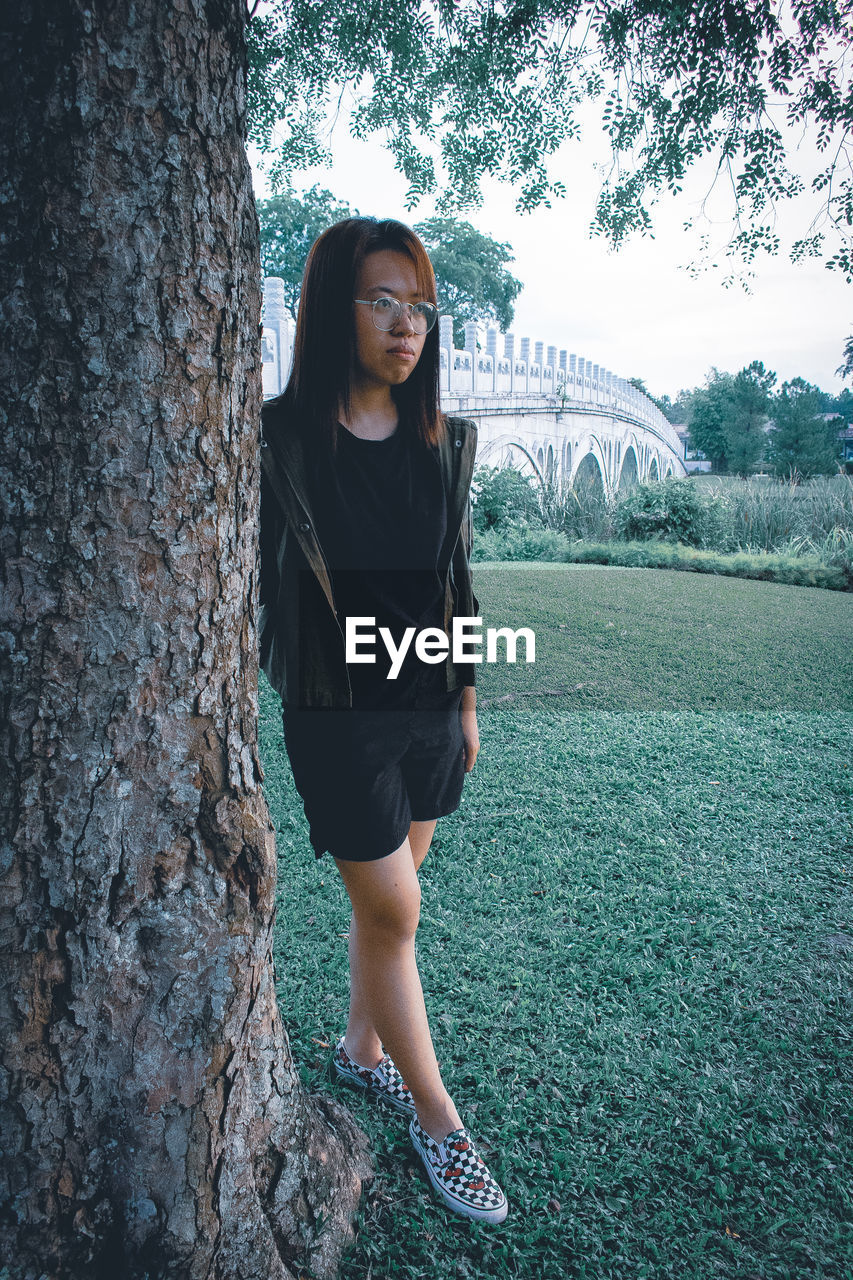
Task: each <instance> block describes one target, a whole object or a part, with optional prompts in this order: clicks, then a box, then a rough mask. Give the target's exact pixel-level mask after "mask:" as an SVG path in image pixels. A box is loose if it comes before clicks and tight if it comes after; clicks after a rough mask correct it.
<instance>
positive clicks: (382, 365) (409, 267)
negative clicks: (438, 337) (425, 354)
mask: <svg viewBox="0 0 853 1280" xmlns="http://www.w3.org/2000/svg"><path fill="white" fill-rule="evenodd" d="M354 296H355V297H356V298H365V299H367V300H368V301H370V302H373V300H374V299H375V298H382V297H390V298H396V299H397V300H398V301H399V302H425V301H428V299H425V298H424V297H423V296H422V295H421V293H420V292H419V291H418V281H417V274H416V272H415V264H414V262H412V259H411V258H410V257H409V256H408V254H405V253H399V252H398V251H397V250H396V249H378V250H377V251H376V252H375V253H369V254H368V255H367V257H366V258H365V259H364V261H363V262H362V264H361V270H360V271H359V273H358V276H357V277H356V282H355V294H354ZM353 311H354V313H355V320H354V323H355V360H356V369H355V376H356V380H357V381H358V382H359V383H360V385H361V386H362V387H367V386H371V385H372V386H387V387H396V386H399V384H400V383H401V382H405V381H406V379H407V378H408V377H409V375H410V374H411V372H412V370H413V369H414V367H415V365H416V364H417V363H418V361H419V360H420V358H421V352H422V351H423V349H424V342H425V340H426V334H424V333H415V331H414V329H413V328H412V322H411V319H410V318H409V315H408V313H407V312H404V313H403V314H402V315H401V316H400V319H399V320H398V321H397V323H396V325H395V326H394V328H393V329H389V330H387V331H384V330H382V329H377V328H376V326H375V324H374V323H373V308H372V307H365V306H363V305H356V304H353Z"/></svg>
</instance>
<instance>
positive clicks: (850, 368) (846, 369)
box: [835, 334, 853, 378]
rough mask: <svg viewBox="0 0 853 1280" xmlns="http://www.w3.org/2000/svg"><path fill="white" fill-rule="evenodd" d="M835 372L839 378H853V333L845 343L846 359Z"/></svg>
mask: <svg viewBox="0 0 853 1280" xmlns="http://www.w3.org/2000/svg"><path fill="white" fill-rule="evenodd" d="M835 372H836V373H837V374H838V376H839V378H853V334H851V335H850V337H849V338H848V339H847V341H846V342H845V344H844V361H843V363H842V364H840V365H839V366H838V368H837V369H836V371H835Z"/></svg>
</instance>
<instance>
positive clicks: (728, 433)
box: [689, 360, 776, 475]
mask: <svg viewBox="0 0 853 1280" xmlns="http://www.w3.org/2000/svg"><path fill="white" fill-rule="evenodd" d="M775 381H776V375H775V373H770V372H769V371H768V370H766V369H765V368H764V365H763V364H762V363H761V361H760V360H753V362H752V364H750V365H747V366H746V368H744V369H741V371H740V373H738V374H731V373H719V372H718V371H717V370H716V369H712V371H711V373H710V374H709V375H708V378H707V381H706V384H705V386H704V387H700V388H698V389H697V390H696V391H695V392H694V393H693V395H692V397H691V407H690V419H689V427H690V438H691V440H692V442H693V447H694V448H695V449H699V450H700V451H701V452H702V453H704V454H705V456H706V457H707V458H710V459H711V460H712V462H713V464H714V467H715V470H718V471H733V472H736V473H737V474H738V475H748V474H749V472H750V471H751V470H752V468H753V466H754V465H755V463H756V462H757V461H758V460H759V458H760V457H761V455H762V453H763V451H764V446H765V443H766V435H765V431H764V427H765V425H766V423H767V419H768V415H769V408H770V393H771V391H772V389H773V385H774V383H775Z"/></svg>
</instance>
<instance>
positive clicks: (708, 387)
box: [688, 369, 734, 471]
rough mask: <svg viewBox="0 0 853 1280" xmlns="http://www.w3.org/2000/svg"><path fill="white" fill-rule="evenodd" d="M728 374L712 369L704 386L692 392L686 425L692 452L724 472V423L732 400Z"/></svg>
mask: <svg viewBox="0 0 853 1280" xmlns="http://www.w3.org/2000/svg"><path fill="white" fill-rule="evenodd" d="M733 383H734V378H733V377H732V375H731V374H730V373H720V372H719V371H718V370H717V369H712V370H711V372H710V373H709V374H708V377H707V378H706V380H705V386H704V387H697V389H696V390H695V391H694V393H693V398H692V402H691V406H690V418H689V422H688V426H689V430H690V440H691V443H692V445H693V448H694V449H698V450H699V452H700V453H704V455H705V457H706V458H710V460H711V463H712V465H713V467H714V470H715V471H728V438H727V435H726V430H725V424H726V419H727V415H728V412H729V407H730V405H731V401H732V398H733V391H732V384H733Z"/></svg>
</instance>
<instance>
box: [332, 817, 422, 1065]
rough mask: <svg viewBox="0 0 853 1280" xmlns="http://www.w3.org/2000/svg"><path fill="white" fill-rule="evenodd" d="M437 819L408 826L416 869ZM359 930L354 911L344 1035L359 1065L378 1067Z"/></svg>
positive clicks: (379, 1053)
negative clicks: (360, 963)
mask: <svg viewBox="0 0 853 1280" xmlns="http://www.w3.org/2000/svg"><path fill="white" fill-rule="evenodd" d="M437 822H438V819H437V818H431V819H430V821H429V822H413V823H412V824H411V826H410V827H409V847H410V848H411V850H412V861H413V862H414V864H415V870H416V871H417V870H418V868H419V867H420V865H421V863H422V862H423V860H424V858H425V857H426V855H427V850H428V849H429V846H430V841H431V840H432V837H433V832H434V831H435V826H436V823H437ZM357 932H358V922H357V921H356V918H355V915H354V914H353V916H352V919H351V920H350V927H349V973H350V999H349V1020H348V1022H347V1030H346V1037H345V1038H346V1048H347V1053H348V1054H349V1055H350V1057H351V1058H352V1059H354V1061H355V1062H357V1063H358V1065H359V1066H360V1067H375V1066H378V1064H379V1062H380V1060H381V1058H382V1042H381V1040H380V1039H379V1036H378V1035H377V1033H376V1028H375V1027H374V1025H373V1023H372V1021H371V1019H370V1014H369V1013H368V1011H367V1004H366V1002H365V998H364V992H363V990H362V984H361V979H360V975H359V972H358V945H357V942H356V933H357ZM392 1056H393V1055H392Z"/></svg>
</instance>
